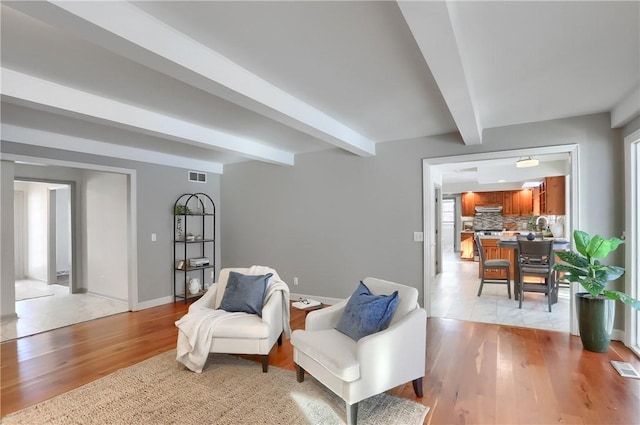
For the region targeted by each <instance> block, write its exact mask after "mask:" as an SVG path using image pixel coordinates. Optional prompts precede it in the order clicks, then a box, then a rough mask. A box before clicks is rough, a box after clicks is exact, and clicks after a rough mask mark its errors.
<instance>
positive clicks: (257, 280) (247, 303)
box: [218, 272, 273, 317]
mask: <svg viewBox="0 0 640 425" xmlns="http://www.w3.org/2000/svg"><path fill="white" fill-rule="evenodd" d="M271 276H273V273H268V274H265V275H259V276H249V275H243V274H241V273H236V272H229V279H228V280H227V287H226V288H225V290H224V295H223V296H222V301H220V307H218V308H219V309H220V310H225V311H229V312H238V311H242V312H245V313H250V314H257V315H258V316H260V317H262V304H263V303H264V293H265V291H266V289H267V282H269V278H270V277H271Z"/></svg>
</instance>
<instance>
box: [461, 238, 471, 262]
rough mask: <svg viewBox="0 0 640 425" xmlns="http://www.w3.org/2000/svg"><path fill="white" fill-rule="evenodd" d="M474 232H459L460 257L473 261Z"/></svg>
mask: <svg viewBox="0 0 640 425" xmlns="http://www.w3.org/2000/svg"><path fill="white" fill-rule="evenodd" d="M473 238H474V233H473V232H463V233H460V259H462V260H470V261H473V249H474V246H473V245H474V242H473Z"/></svg>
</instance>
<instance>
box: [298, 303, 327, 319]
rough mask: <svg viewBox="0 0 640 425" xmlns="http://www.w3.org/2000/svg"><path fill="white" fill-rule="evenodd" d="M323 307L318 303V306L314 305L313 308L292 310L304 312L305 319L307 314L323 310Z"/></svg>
mask: <svg viewBox="0 0 640 425" xmlns="http://www.w3.org/2000/svg"><path fill="white" fill-rule="evenodd" d="M325 307H326V306H325V305H324V304H323V303H320V305H314V306H313V307H307V308H298V307H293V308H295V309H296V310H301V311H304V316H305V317H307V314H309V312H311V311H315V310H320V309H321V308H325Z"/></svg>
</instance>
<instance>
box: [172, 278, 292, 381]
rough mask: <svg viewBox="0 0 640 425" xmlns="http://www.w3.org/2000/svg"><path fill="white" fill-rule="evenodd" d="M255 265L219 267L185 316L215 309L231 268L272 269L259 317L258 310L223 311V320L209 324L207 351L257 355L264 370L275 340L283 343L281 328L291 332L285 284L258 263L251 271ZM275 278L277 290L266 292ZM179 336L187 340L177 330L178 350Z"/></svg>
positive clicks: (267, 364) (220, 298) (264, 370)
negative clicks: (272, 292)
mask: <svg viewBox="0 0 640 425" xmlns="http://www.w3.org/2000/svg"><path fill="white" fill-rule="evenodd" d="M255 267H256V266H254V268H255ZM257 267H260V266H257ZM254 268H251V269H249V268H226V269H222V270H221V271H220V275H219V277H218V282H216V283H214V284H213V285H211V287H210V288H209V290H208V291H207V292H206V293H205V295H204V296H202V297H201V298H200V299H198V300H197V301H195V302H194V303H193V304H192V305H191V306H190V307H189V314H187V316H189V315H190V314H193V315H194V316H196V315H198V314H200V315H202V314H204V315H206V314H207V311H211V310H214V309H218V307H219V306H220V303H221V301H222V297H223V295H224V292H225V288H226V285H227V280H228V278H229V272H232V271H233V272H237V273H241V274H245V275H251V274H260V275H262V274H266V273H273V276H272V277H271V278H270V280H269V283H268V286H267V290H266V291H267V295H266V296H265V303H264V305H263V308H262V317H260V316H258V315H257V314H248V313H228V312H223V313H222V315H223V316H224V317H223V320H218V321H217V322H216V323H215V326H213V327H212V328H211V330H210V333H209V335H211V338H210V341H209V342H208V344H207V345H208V352H210V353H228V354H257V355H260V356H261V362H262V371H263V372H267V370H268V368H269V352H270V351H271V348H272V347H273V345H274V344H275V343H276V341H278V345H282V333H283V331H286V332H290V330H289V323H288V322H289V314H288V312H289V289H288V287H287V286H286V284H285V283H284V282H282V281H281V280H280V277H279V276H278V274H277V273H276V271H275V270H273V269H270V268H266V267H260V272H259V273H254V272H253V271H254V270H255V269H254ZM275 282H277V283H278V284H279V285H280V288H281V289H280V292H278V293H276V294H273V295H272V296H269V290H270V286H271V285H274V283H275ZM218 312H220V310H218ZM187 316H185V317H187ZM181 320H182V319H181ZM177 324H178V323H177ZM179 328H180V326H179ZM181 337H182V338H183V341H182V343H183V344H184V342H185V341H186V336H184V335H182V332H180V333H179V337H178V347H179V350H178V351H180V345H181V340H180V338H181ZM179 354H180V353H179ZM206 354H207V353H206V352H205V353H204V355H205V359H204V360H206ZM187 361H188V360H187ZM185 364H187V363H185ZM202 364H204V363H202ZM190 368H191V367H190Z"/></svg>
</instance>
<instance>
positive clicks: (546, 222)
mask: <svg viewBox="0 0 640 425" xmlns="http://www.w3.org/2000/svg"><path fill="white" fill-rule="evenodd" d="M541 218H544V222H545V224H546V226H545V227H543V228H542V229H541V228H540V219H541ZM548 226H549V219H548V218H547V217H545V216H544V215H541V216H540V217H538V218H536V229H538V230H539V231H541V232H544V229H546V228H547V227H548Z"/></svg>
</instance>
